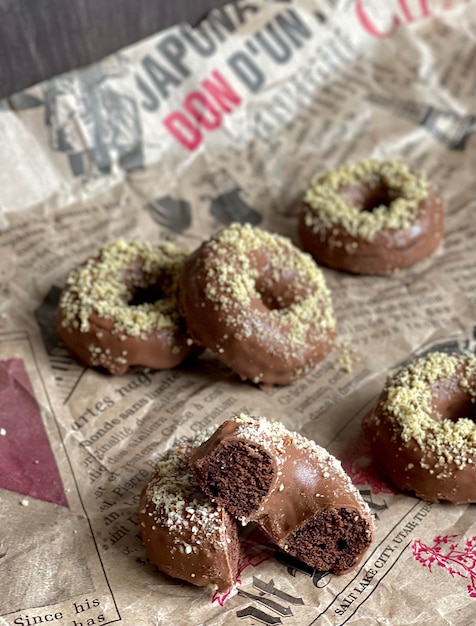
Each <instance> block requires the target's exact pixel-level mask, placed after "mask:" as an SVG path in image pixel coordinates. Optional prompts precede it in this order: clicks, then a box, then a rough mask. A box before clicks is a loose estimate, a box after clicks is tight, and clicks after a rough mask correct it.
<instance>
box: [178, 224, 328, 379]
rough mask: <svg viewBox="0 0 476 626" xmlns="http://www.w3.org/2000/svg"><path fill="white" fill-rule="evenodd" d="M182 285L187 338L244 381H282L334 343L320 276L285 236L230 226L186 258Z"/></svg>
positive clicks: (305, 369)
mask: <svg viewBox="0 0 476 626" xmlns="http://www.w3.org/2000/svg"><path fill="white" fill-rule="evenodd" d="M180 286H181V288H180V306H181V310H182V313H183V314H184V315H185V317H186V320H187V326H188V329H189V332H190V334H191V336H192V338H193V340H194V341H195V342H196V343H197V344H199V345H202V346H205V347H206V348H209V349H210V350H212V351H213V352H215V354H216V355H217V356H218V358H220V359H221V360H222V361H223V362H224V363H226V364H227V365H228V366H229V367H230V368H232V369H233V370H234V371H235V372H237V373H238V374H239V375H240V376H241V378H243V379H250V380H252V381H254V382H256V383H271V384H273V383H275V384H287V383H289V382H291V381H293V380H295V379H297V378H299V377H300V376H303V375H304V374H306V373H307V372H309V371H310V370H311V369H312V368H313V367H314V366H315V365H316V364H317V363H318V362H319V361H321V360H322V359H323V358H324V357H325V356H326V355H327V354H328V352H330V350H331V348H332V345H333V340H334V327H335V317H334V312H333V308H332V303H331V297H330V293H329V290H328V288H327V286H326V284H325V280H324V276H323V274H322V272H321V270H320V269H319V268H318V267H317V266H316V264H315V263H314V261H313V260H312V258H311V257H310V256H309V255H307V254H305V253H304V252H302V251H300V250H298V249H297V248H296V247H295V246H293V244H292V243H291V241H290V240H289V239H287V238H285V237H282V236H280V235H276V234H272V233H269V232H265V231H263V230H260V229H258V228H254V227H252V226H250V225H249V224H245V225H242V224H232V225H231V226H229V227H227V228H225V229H223V230H222V231H220V232H219V233H217V234H216V235H215V236H214V237H212V238H211V239H210V240H208V241H206V242H205V243H203V244H202V245H201V246H200V248H199V249H198V250H196V251H195V252H194V253H193V254H191V255H190V256H189V257H188V259H187V260H186V261H185V263H184V269H183V272H182V278H181V282H180Z"/></svg>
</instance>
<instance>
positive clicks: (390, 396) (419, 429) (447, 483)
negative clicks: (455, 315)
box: [365, 352, 476, 504]
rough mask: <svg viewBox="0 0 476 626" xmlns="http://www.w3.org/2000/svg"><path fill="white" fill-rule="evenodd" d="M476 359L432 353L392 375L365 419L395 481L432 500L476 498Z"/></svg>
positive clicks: (384, 466)
mask: <svg viewBox="0 0 476 626" xmlns="http://www.w3.org/2000/svg"><path fill="white" fill-rule="evenodd" d="M475 402H476V358H475V357H474V356H467V355H458V354H451V355H449V354H445V353H440V352H434V353H430V354H428V355H427V356H424V357H421V358H419V359H417V360H415V361H414V362H413V363H411V364H410V365H408V366H407V367H403V368H401V369H399V370H398V371H397V372H396V373H394V374H392V375H390V376H389V377H388V378H387V381H386V383H385V385H384V388H383V390H382V393H381V395H380V397H379V399H378V402H377V405H376V407H375V408H374V410H373V411H372V413H371V415H370V417H369V419H368V420H367V422H366V424H365V431H366V432H367V434H368V436H369V439H370V444H371V449H372V454H373V457H374V459H375V461H376V463H377V465H378V467H379V468H380V469H381V471H382V473H383V474H384V475H386V476H387V477H388V478H389V479H390V480H391V482H392V483H393V484H394V485H395V486H396V487H398V488H399V489H401V490H402V491H408V492H414V493H415V494H416V495H417V496H418V497H420V498H423V499H425V500H429V501H431V502H438V501H449V502H453V503H455V504H462V503H469V502H476V466H475V463H476V423H475V419H476V406H475Z"/></svg>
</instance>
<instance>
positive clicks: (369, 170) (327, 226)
mask: <svg viewBox="0 0 476 626" xmlns="http://www.w3.org/2000/svg"><path fill="white" fill-rule="evenodd" d="M363 186H365V187H366V188H367V189H370V190H378V189H384V190H385V191H386V193H387V194H388V197H389V203H388V205H387V204H385V203H382V204H380V205H379V206H376V207H373V208H372V210H365V208H364V207H363V206H362V205H361V204H360V203H359V202H356V203H352V202H351V201H350V200H349V199H348V198H346V196H345V193H343V191H342V190H343V189H345V188H362V187H363ZM428 191H429V183H428V182H427V180H426V178H425V177H424V176H423V175H415V174H412V173H411V172H410V170H409V168H408V166H407V165H406V164H404V163H399V162H398V161H394V160H392V161H377V160H375V159H366V160H364V161H360V162H359V163H356V164H352V165H347V166H345V167H341V168H339V169H337V170H330V171H329V172H326V173H325V174H323V175H319V176H316V177H315V178H314V179H313V180H312V181H311V184H310V186H309V188H308V189H307V191H306V192H305V194H304V203H305V211H306V213H305V217H304V219H305V223H306V226H307V227H308V228H310V229H311V230H312V232H314V233H316V234H317V233H319V232H322V233H323V234H324V233H326V232H327V231H328V230H332V227H333V226H334V225H336V224H337V225H339V226H341V227H343V228H344V230H345V231H346V232H348V233H349V234H350V235H352V236H353V237H360V238H362V239H364V240H367V241H372V240H373V239H374V238H375V236H376V234H377V233H378V232H380V231H382V230H384V229H389V230H404V231H408V230H409V229H410V227H411V226H412V224H413V222H414V220H415V218H416V217H417V215H418V211H419V205H420V202H421V201H422V200H423V199H424V198H425V196H426V195H427V194H428Z"/></svg>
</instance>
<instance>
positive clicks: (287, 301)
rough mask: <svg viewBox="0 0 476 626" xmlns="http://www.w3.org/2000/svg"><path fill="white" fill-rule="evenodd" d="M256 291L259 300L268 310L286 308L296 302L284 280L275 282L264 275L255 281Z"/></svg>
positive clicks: (293, 294)
mask: <svg viewBox="0 0 476 626" xmlns="http://www.w3.org/2000/svg"><path fill="white" fill-rule="evenodd" d="M255 287H256V291H257V293H258V294H259V296H260V299H261V301H262V302H263V304H264V305H265V307H266V308H267V309H269V310H270V311H276V310H277V311H282V310H284V309H288V308H289V307H290V306H292V305H293V304H295V302H296V294H295V293H290V291H289V289H287V288H286V287H287V285H286V283H284V282H282V281H281V282H276V281H272V280H269V279H268V278H266V277H264V278H261V279H258V280H257V281H256V285H255Z"/></svg>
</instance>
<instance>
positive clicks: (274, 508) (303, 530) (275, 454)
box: [191, 414, 374, 574]
mask: <svg viewBox="0 0 476 626" xmlns="http://www.w3.org/2000/svg"><path fill="white" fill-rule="evenodd" d="M191 466H192V468H193V470H194V471H195V475H196V478H197V481H198V483H199V485H200V486H201V488H202V489H203V490H204V491H205V493H207V494H208V495H209V497H210V498H211V499H212V500H213V501H215V502H216V503H217V504H219V505H221V506H223V507H224V508H225V509H226V510H227V511H228V512H229V513H231V514H232V515H234V516H235V517H237V518H238V519H239V520H240V521H241V522H242V523H243V524H246V523H247V522H249V521H256V522H257V523H258V524H259V525H260V527H261V528H262V529H263V530H264V531H265V532H266V533H267V534H268V535H269V537H270V538H271V540H272V541H273V542H274V543H276V544H277V545H278V546H279V547H280V548H281V549H282V550H284V551H285V552H287V553H288V554H290V555H292V556H293V557H295V558H297V559H299V560H301V561H303V562H304V563H306V564H307V565H309V566H310V567H313V568H316V569H318V570H321V571H325V570H332V571H333V572H334V573H336V574H343V573H344V572H347V571H349V570H351V569H353V568H354V567H355V566H356V565H357V564H358V562H359V561H360V560H361V558H362V556H363V554H364V553H365V551H366V549H367V548H368V547H369V545H370V543H371V541H372V535H373V531H374V524H373V519H372V516H371V514H370V511H369V508H368V506H367V505H366V503H365V502H364V501H363V499H362V498H361V496H360V493H359V492H358V491H357V489H356V488H355V487H354V486H353V485H352V482H351V480H350V478H349V477H348V476H347V475H346V474H345V472H344V471H343V469H342V467H341V465H340V463H339V461H337V459H335V457H333V456H331V455H330V454H329V453H328V452H327V451H326V450H324V449H323V448H321V447H320V446H318V445H317V444H315V443H314V442H311V441H309V440H308V439H305V438H304V437H302V436H301V435H299V434H297V433H293V432H291V431H289V430H287V429H286V428H285V427H284V426H283V425H282V424H279V423H277V422H270V421H269V420H267V419H266V418H264V417H251V416H248V415H244V414H240V415H236V416H235V417H234V418H233V419H231V420H228V421H226V422H225V423H224V424H222V426H221V427H220V428H218V430H217V431H216V432H215V434H214V435H212V437H211V438H210V439H209V440H208V441H206V442H205V443H203V444H202V445H201V446H200V447H198V448H197V449H196V450H195V451H193V452H192V455H191Z"/></svg>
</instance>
